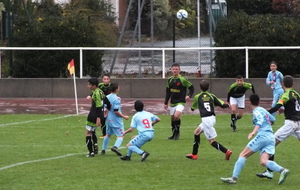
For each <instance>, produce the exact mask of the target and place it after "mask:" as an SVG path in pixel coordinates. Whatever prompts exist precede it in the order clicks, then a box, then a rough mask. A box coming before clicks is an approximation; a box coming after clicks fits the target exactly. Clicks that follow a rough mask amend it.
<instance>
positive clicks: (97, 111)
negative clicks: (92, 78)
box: [86, 88, 105, 127]
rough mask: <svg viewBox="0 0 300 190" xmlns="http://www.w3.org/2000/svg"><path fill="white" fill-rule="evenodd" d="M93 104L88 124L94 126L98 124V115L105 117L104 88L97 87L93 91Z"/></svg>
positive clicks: (101, 117)
mask: <svg viewBox="0 0 300 190" xmlns="http://www.w3.org/2000/svg"><path fill="white" fill-rule="evenodd" d="M91 97H92V106H91V109H90V113H89V115H88V117H87V121H86V124H87V125H89V126H92V127H95V126H96V121H97V117H99V118H100V119H103V100H104V98H105V95H104V93H103V91H102V90H100V89H99V88H96V89H95V90H93V91H92V96H91Z"/></svg>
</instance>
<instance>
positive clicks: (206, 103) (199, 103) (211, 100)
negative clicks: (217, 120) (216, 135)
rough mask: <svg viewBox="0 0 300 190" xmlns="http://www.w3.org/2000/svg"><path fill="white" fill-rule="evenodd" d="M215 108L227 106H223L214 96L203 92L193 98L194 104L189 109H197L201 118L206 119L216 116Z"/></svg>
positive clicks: (225, 106) (226, 106) (226, 105)
mask: <svg viewBox="0 0 300 190" xmlns="http://www.w3.org/2000/svg"><path fill="white" fill-rule="evenodd" d="M215 106H220V107H221V108H228V107H229V105H228V104H225V103H224V102H223V101H222V100H220V99H219V98H218V97H217V96H215V95H214V94H212V93H209V92H207V91H203V92H201V93H199V94H197V95H196V96H195V97H194V102H193V104H192V108H191V109H192V110H195V109H197V108H198V109H199V112H200V116H201V117H208V116H212V115H216V114H215Z"/></svg>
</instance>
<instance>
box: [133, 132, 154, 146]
mask: <svg viewBox="0 0 300 190" xmlns="http://www.w3.org/2000/svg"><path fill="white" fill-rule="evenodd" d="M153 138H154V131H148V132H143V133H140V134H138V135H137V136H136V137H134V138H133V139H132V140H131V141H130V142H129V143H130V144H131V145H134V146H137V147H139V148H140V147H142V146H143V145H144V144H145V143H146V142H148V141H151V140H152V139H153Z"/></svg>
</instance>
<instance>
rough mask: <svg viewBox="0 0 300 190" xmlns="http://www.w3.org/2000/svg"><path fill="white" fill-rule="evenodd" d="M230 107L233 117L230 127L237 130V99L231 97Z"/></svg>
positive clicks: (231, 116) (231, 117)
mask: <svg viewBox="0 0 300 190" xmlns="http://www.w3.org/2000/svg"><path fill="white" fill-rule="evenodd" d="M230 107H231V115H230V127H232V130H233V131H235V130H236V125H235V123H236V113H237V99H236V98H233V97H230Z"/></svg>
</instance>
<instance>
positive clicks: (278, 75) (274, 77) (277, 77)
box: [266, 70, 284, 116]
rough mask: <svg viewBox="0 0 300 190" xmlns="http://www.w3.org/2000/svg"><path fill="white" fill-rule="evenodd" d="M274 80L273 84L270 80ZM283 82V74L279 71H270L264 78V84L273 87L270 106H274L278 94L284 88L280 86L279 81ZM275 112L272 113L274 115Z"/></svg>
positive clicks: (278, 96) (279, 94)
mask: <svg viewBox="0 0 300 190" xmlns="http://www.w3.org/2000/svg"><path fill="white" fill-rule="evenodd" d="M271 81H274V83H273V84H271V83H270V82H271ZM282 82H283V75H282V73H281V72H280V71H277V70H276V71H275V73H272V71H270V72H269V73H268V76H267V79H266V84H267V85H269V86H271V88H272V89H273V101H272V105H271V107H274V106H276V103H277V102H278V100H279V98H280V96H281V95H282V94H283V93H284V90H283V88H282V86H281V83H282ZM275 114H276V112H275V113H274V114H273V115H274V116H275Z"/></svg>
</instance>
